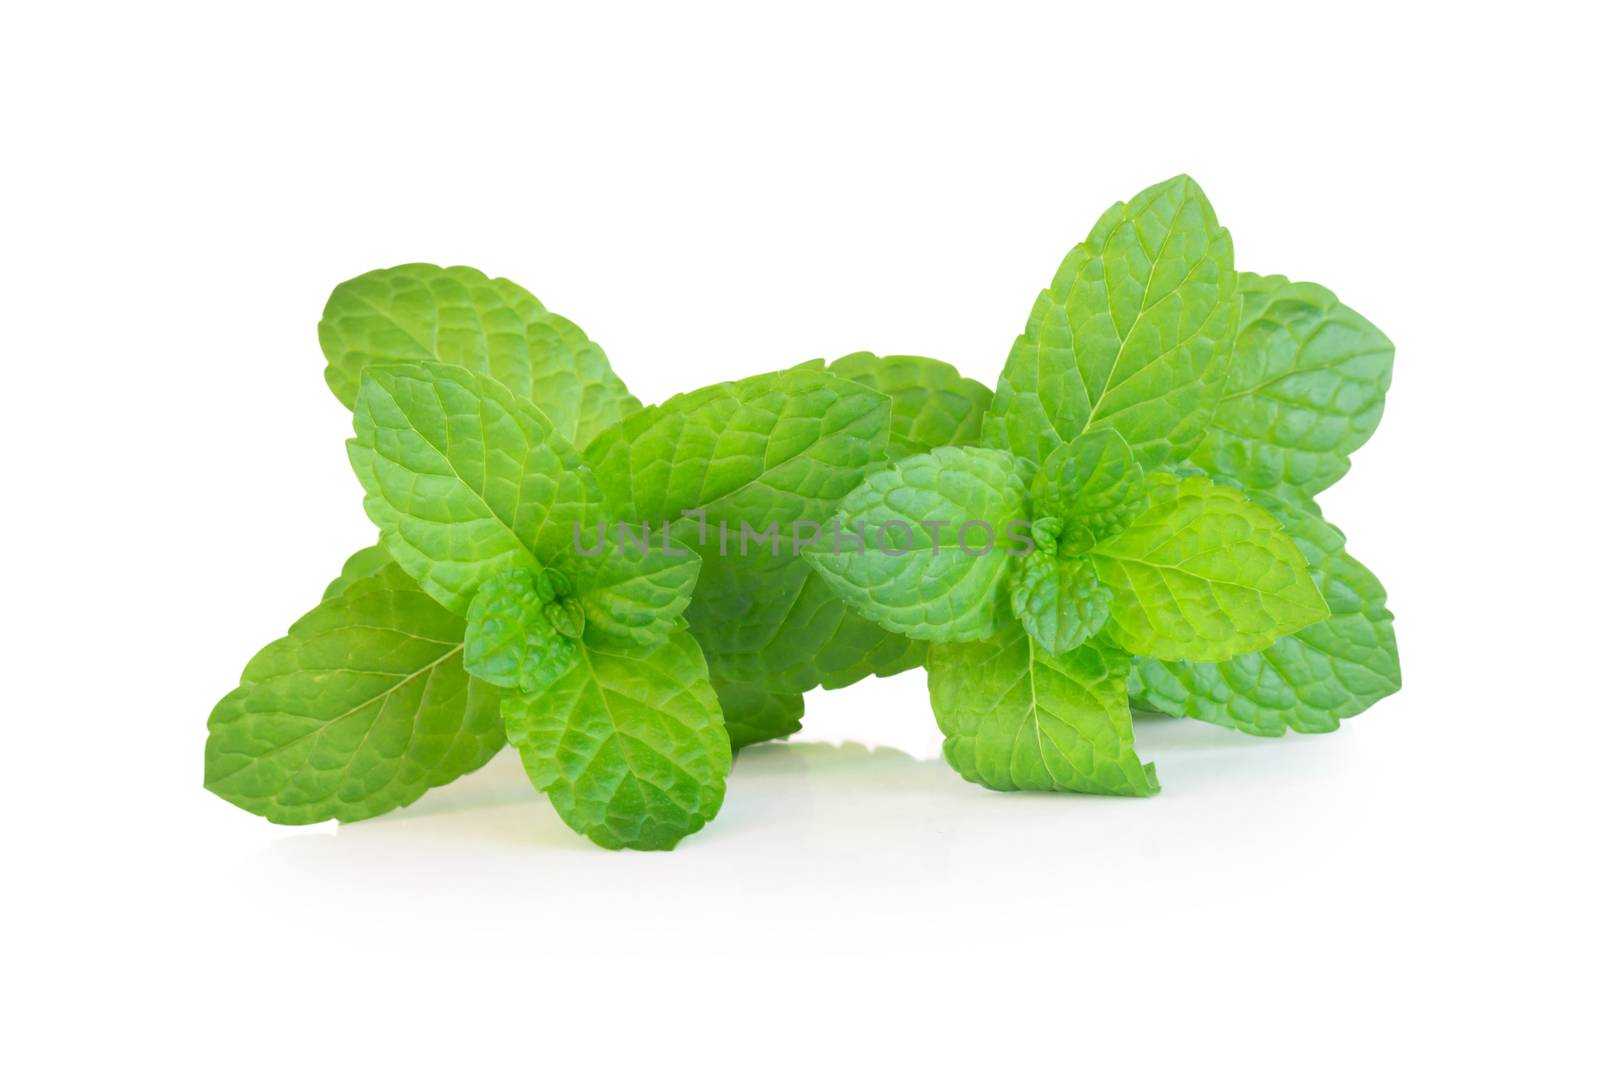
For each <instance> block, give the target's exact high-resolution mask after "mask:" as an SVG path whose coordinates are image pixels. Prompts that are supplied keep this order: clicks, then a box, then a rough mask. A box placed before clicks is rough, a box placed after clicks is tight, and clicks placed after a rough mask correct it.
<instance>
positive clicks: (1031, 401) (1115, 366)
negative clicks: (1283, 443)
mask: <svg viewBox="0 0 1600 1067" xmlns="http://www.w3.org/2000/svg"><path fill="white" fill-rule="evenodd" d="M1235 287H1236V281H1235V276H1234V270H1233V241H1232V238H1231V237H1229V235H1228V231H1227V230H1225V229H1223V228H1222V227H1221V226H1220V225H1218V223H1217V218H1216V215H1215V214H1214V213H1213V212H1212V210H1211V205H1210V203H1209V202H1207V200H1206V198H1205V194H1204V193H1203V192H1201V190H1200V187H1199V186H1198V185H1197V184H1195V182H1194V180H1193V179H1191V178H1188V177H1186V176H1179V177H1176V178H1173V179H1171V180H1169V181H1166V182H1162V183H1161V184H1160V185H1155V186H1152V187H1151V188H1149V189H1146V190H1145V191H1144V192H1142V193H1140V194H1139V195H1138V196H1136V197H1134V198H1133V199H1132V200H1130V201H1129V202H1128V203H1126V204H1120V203H1119V204H1115V205H1113V206H1112V207H1111V208H1110V210H1108V211H1107V212H1106V213H1105V214H1104V215H1102V216H1101V217H1100V221H1099V222H1098V223H1096V225H1095V227H1094V229H1093V230H1092V231H1091V232H1090V234H1089V237H1088V239H1087V240H1085V241H1084V243H1083V244H1080V245H1078V246H1077V247H1076V248H1074V249H1073V250H1072V251H1071V252H1069V253H1067V257H1066V259H1064V260H1063V261H1062V263H1061V267H1060V268H1059V269H1058V270H1057V271H1056V275H1055V278H1054V280H1053V281H1052V282H1051V283H1050V288H1048V289H1046V290H1045V291H1044V292H1042V293H1040V294H1039V298H1038V300H1037V301H1036V302H1035V303H1034V306H1033V312H1032V314H1030V315H1029V316H1028V324H1027V327H1026V329H1025V330H1024V331H1023V333H1022V336H1020V337H1018V338H1017V341H1016V344H1014V345H1013V346H1012V349H1011V355H1010V357H1009V358H1008V359H1007V360H1006V366H1005V370H1004V371H1003V372H1002V373H1001V375H1000V383H999V385H998V387H997V388H996V389H995V398H994V405H993V406H992V407H991V408H990V410H989V414H988V415H987V416H986V417H985V419H984V431H983V434H984V443H985V444H987V445H989V446H991V447H994V448H1005V449H1009V450H1010V451H1011V452H1013V453H1015V454H1016V455H1018V456H1021V457H1023V458H1025V459H1029V460H1032V461H1033V462H1035V463H1038V462H1042V461H1043V460H1044V458H1045V457H1046V456H1047V455H1049V454H1050V452H1051V451H1052V450H1053V449H1054V448H1055V447H1056V446H1057V445H1059V444H1060V443H1061V442H1062V441H1067V440H1071V439H1072V438H1073V437H1075V436H1077V435H1078V434H1079V433H1081V432H1082V431H1083V430H1085V429H1091V428H1094V427H1096V426H1110V427H1113V428H1115V429H1116V430H1118V431H1119V432H1120V433H1121V434H1122V436H1123V437H1124V438H1126V439H1127V441H1128V443H1129V444H1130V445H1131V446H1132V447H1133V451H1134V455H1135V457H1136V458H1137V459H1138V460H1139V462H1140V463H1142V464H1143V465H1144V466H1145V468H1146V469H1155V468H1157V467H1160V466H1162V465H1163V464H1167V463H1174V462H1177V461H1179V460H1182V459H1183V458H1184V457H1185V456H1187V455H1188V454H1189V453H1190V452H1191V451H1193V450H1194V448H1195V446H1196V445H1198V444H1199V443H1200V440H1201V437H1202V436H1203V435H1204V433H1205V429H1206V426H1207V425H1208V424H1209V423H1210V421H1211V415H1212V412H1213V411H1214V410H1215V408H1216V405H1217V401H1218V399H1219V397H1220V395H1221V388H1222V385H1223V381H1224V377H1225V375H1226V373H1227V368H1228V357H1229V353H1230V350H1231V348H1232V344H1233V336H1234V331H1235V329H1236V326H1237V322H1238V301H1237V297H1236V293H1235Z"/></svg>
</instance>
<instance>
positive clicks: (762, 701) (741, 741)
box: [711, 672, 806, 752]
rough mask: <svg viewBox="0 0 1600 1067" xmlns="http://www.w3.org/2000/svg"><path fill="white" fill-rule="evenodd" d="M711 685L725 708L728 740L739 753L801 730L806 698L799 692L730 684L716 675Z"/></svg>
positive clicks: (745, 684) (723, 713) (723, 715)
mask: <svg viewBox="0 0 1600 1067" xmlns="http://www.w3.org/2000/svg"><path fill="white" fill-rule="evenodd" d="M711 684H712V686H713V687H714V688H715V689H716V691H717V702H718V703H719V704H721V705H722V719H723V722H724V723H725V724H726V726H727V728H728V741H729V743H730V744H732V746H733V750H734V751H735V752H737V751H739V750H740V749H741V748H743V747H745V746H746V745H754V744H757V743H759V742H762V741H775V740H777V739H778V738H780V737H788V736H789V735H790V734H792V733H794V732H795V731H797V730H799V729H800V718H801V716H803V715H804V714H805V710H806V698H805V697H803V696H801V695H800V694H799V693H771V692H768V691H766V690H764V689H762V688H761V687H760V686H759V685H751V684H749V683H747V682H735V681H730V680H728V679H727V678H723V677H721V676H719V675H718V674H716V673H715V672H713V673H712V675H711Z"/></svg>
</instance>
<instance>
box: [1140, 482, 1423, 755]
mask: <svg viewBox="0 0 1600 1067" xmlns="http://www.w3.org/2000/svg"><path fill="white" fill-rule="evenodd" d="M1275 513H1276V514H1277V515H1278V516H1279V517H1281V518H1282V519H1283V521H1284V523H1285V527H1286V529H1287V531H1288V532H1289V534H1290V535H1291V536H1292V537H1293V538H1294V540H1295V543H1296V544H1297V545H1298V546H1299V547H1300V550H1301V551H1302V552H1303V553H1304V554H1305V557H1306V559H1307V561H1308V562H1309V565H1310V569H1311V576H1312V579H1313V580H1314V581H1315V582H1316V585H1317V588H1318V589H1319V590H1320V591H1321V593H1322V595H1323V597H1324V598H1325V599H1326V600H1327V603H1328V609H1329V612H1330V614H1329V617H1328V618H1327V619H1325V620H1324V621H1322V622H1317V623H1313V624H1311V625H1310V626H1307V627H1305V628H1304V629H1302V630H1299V631H1297V632H1295V633H1293V634H1290V635H1288V636H1285V637H1281V638H1279V639H1278V640H1277V641H1276V642H1274V643H1273V644H1272V645H1270V646H1268V647H1267V648H1265V649H1263V650H1261V651H1260V652H1251V653H1246V654H1245V655H1242V656H1236V657H1234V658H1233V659H1230V660H1226V661H1224V662H1222V663H1187V662H1163V661H1160V660H1154V659H1149V658H1145V657H1140V658H1138V659H1136V660H1134V670H1133V675H1132V677H1131V679H1130V682H1129V688H1130V692H1131V695H1132V698H1133V700H1134V701H1135V702H1136V703H1138V704H1139V705H1140V706H1141V707H1145V708H1149V709H1152V710H1157V711H1163V712H1166V713H1167V714H1171V715H1188V716H1190V717H1192V718H1196V719H1201V720H1203V721H1206V722H1211V723H1216V724H1218V725H1220V726H1231V727H1233V728H1235V729H1238V730H1243V731H1245V732H1246V733H1252V734H1261V735H1265V736H1277V735H1280V734H1282V733H1283V732H1284V731H1285V730H1294V731H1297V732H1300V733H1325V732H1327V731H1329V730H1334V729H1337V728H1338V725H1339V721H1340V720H1341V719H1345V718H1349V717H1350V716H1352V715H1356V714H1359V713H1360V712H1362V711H1364V710H1366V709H1367V708H1368V707H1370V706H1372V704H1374V703H1375V702H1377V701H1378V700H1380V699H1382V698H1383V697H1385V696H1388V695H1389V694H1391V693H1394V692H1396V691H1398V690H1399V688H1400V657H1399V652H1398V650H1397V648H1396V645H1395V637H1394V616H1393V615H1392V614H1391V613H1390V612H1389V609H1388V607H1387V605H1386V604H1385V594H1384V590H1383V586H1382V585H1381V584H1380V583H1379V582H1378V579H1377V578H1376V577H1375V576H1374V575H1373V574H1372V572H1371V571H1369V570H1367V568H1365V567H1363V566H1362V565H1361V564H1360V563H1359V562H1357V561H1356V560H1355V559H1354V558H1353V557H1352V556H1351V555H1350V554H1349V553H1348V552H1347V551H1345V547H1344V535H1343V534H1342V533H1340V532H1339V530H1338V529H1337V528H1336V527H1334V526H1332V525H1330V524H1328V523H1327V522H1325V521H1323V519H1322V518H1321V517H1320V516H1319V515H1318V514H1316V513H1315V512H1314V511H1309V510H1304V509H1301V508H1296V507H1293V506H1278V507H1277V508H1276V509H1275Z"/></svg>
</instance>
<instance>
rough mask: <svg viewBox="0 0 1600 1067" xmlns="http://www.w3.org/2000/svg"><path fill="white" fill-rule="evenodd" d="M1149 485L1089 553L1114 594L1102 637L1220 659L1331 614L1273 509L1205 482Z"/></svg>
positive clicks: (1145, 651)
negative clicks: (1125, 522) (1130, 512)
mask: <svg viewBox="0 0 1600 1067" xmlns="http://www.w3.org/2000/svg"><path fill="white" fill-rule="evenodd" d="M1153 484H1154V487H1155V492H1154V494H1153V499H1154V500H1155V503H1154V504H1153V505H1152V506H1151V507H1150V508H1149V509H1148V510H1147V511H1145V512H1144V513H1142V514H1141V515H1140V516H1139V517H1138V518H1137V519H1135V520H1134V521H1133V523H1132V525H1130V526H1129V527H1128V528H1127V529H1126V530H1124V531H1123V532H1122V533H1120V534H1118V535H1117V536H1116V537H1114V538H1112V539H1111V540H1110V541H1106V542H1103V543H1101V544H1099V545H1096V546H1095V548H1094V551H1093V553H1092V554H1091V556H1090V558H1091V559H1092V560H1093V561H1094V566H1095V573H1096V574H1097V575H1098V577H1099V578H1100V581H1101V582H1102V583H1104V584H1105V585H1106V586H1108V587H1109V588H1110V589H1111V593H1112V600H1111V622H1110V623H1109V624H1108V625H1107V627H1106V636H1107V637H1108V638H1110V639H1111V640H1113V641H1115V642H1116V643H1117V644H1119V645H1121V646H1122V647H1123V648H1125V649H1127V650H1128V651H1129V652H1132V653H1134V654H1135V655H1142V656H1153V657H1156V658H1158V659H1192V660H1223V659H1228V658H1230V657H1232V656H1237V655H1243V654H1244V653H1246V652H1255V651H1259V650H1260V649H1263V648H1266V647H1267V646H1268V645H1270V644H1272V643H1273V642H1274V641H1276V640H1277V639H1278V638H1280V637H1282V636H1284V635H1285V634H1291V633H1294V632H1295V631H1296V630H1299V629H1301V628H1303V627H1306V626H1309V625H1311V624H1312V623H1314V622H1318V621H1320V620H1322V619H1325V618H1327V616H1328V607H1327V604H1326V603H1325V602H1324V601H1323V599H1322V594H1321V593H1319V592H1318V591H1317V586H1316V583H1315V582H1313V581H1312V579H1311V573H1310V570H1309V569H1308V568H1307V566H1306V561H1305V557H1304V556H1302V555H1301V554H1300V550H1299V549H1298V548H1297V547H1296V546H1295V543H1294V541H1293V540H1292V539H1291V538H1290V537H1289V535H1288V534H1286V533H1284V531H1283V529H1282V527H1281V525H1280V524H1279V522H1278V520H1277V519H1275V518H1274V517H1273V516H1272V515H1271V514H1269V513H1268V512H1266V511H1264V510H1263V509H1262V508H1260V507H1258V506H1256V505H1255V504H1252V503H1250V501H1248V500H1246V499H1245V497H1244V494H1243V493H1240V492H1239V491H1238V490H1236V489H1231V488H1228V487H1226V486H1221V485H1216V484H1215V483H1212V482H1209V481H1207V480H1206V479H1204V478H1185V479H1183V480H1182V481H1176V480H1173V479H1170V478H1169V479H1167V480H1166V481H1165V482H1164V483H1163V482H1155V483H1153Z"/></svg>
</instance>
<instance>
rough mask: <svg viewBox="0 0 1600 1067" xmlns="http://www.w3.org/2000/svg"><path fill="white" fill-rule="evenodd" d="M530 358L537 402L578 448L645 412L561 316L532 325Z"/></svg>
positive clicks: (602, 355)
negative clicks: (630, 417)
mask: <svg viewBox="0 0 1600 1067" xmlns="http://www.w3.org/2000/svg"><path fill="white" fill-rule="evenodd" d="M528 356H529V358H530V359H531V360H532V361H533V402H534V403H535V404H537V405H539V410H540V411H542V412H544V413H545V414H546V415H548V416H550V421H551V422H552V423H553V424H554V425H555V428H556V432H557V433H559V434H561V436H562V437H565V438H566V439H567V440H569V441H571V442H572V443H573V444H574V445H576V446H577V447H578V448H582V447H583V446H584V445H586V444H588V443H589V442H590V441H592V440H594V438H595V435H596V434H598V433H599V432H600V431H601V430H604V429H605V428H606V427H607V426H610V425H611V424H612V423H614V422H617V421H619V420H621V419H623V418H625V417H627V416H628V415H631V414H633V413H634V412H635V411H638V410H639V409H640V408H641V407H642V406H643V405H641V404H640V403H639V401H638V400H637V399H635V398H634V395H633V394H632V393H630V392H628V387H627V386H626V385H623V384H622V379H621V378H618V377H617V375H616V373H615V372H614V371H612V369H611V363H610V362H609V361H608V360H607V359H606V354H605V353H604V352H603V351H601V349H600V346H599V345H597V344H595V343H594V342H593V341H591V340H589V338H588V335H586V334H585V333H584V332H583V331H582V330H580V329H579V328H578V327H577V325H576V324H575V323H573V322H572V321H571V320H569V319H564V318H562V317H561V316H560V315H550V314H546V315H545V316H543V317H542V318H540V319H538V320H537V321H535V322H533V323H532V324H530V325H529V327H528Z"/></svg>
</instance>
